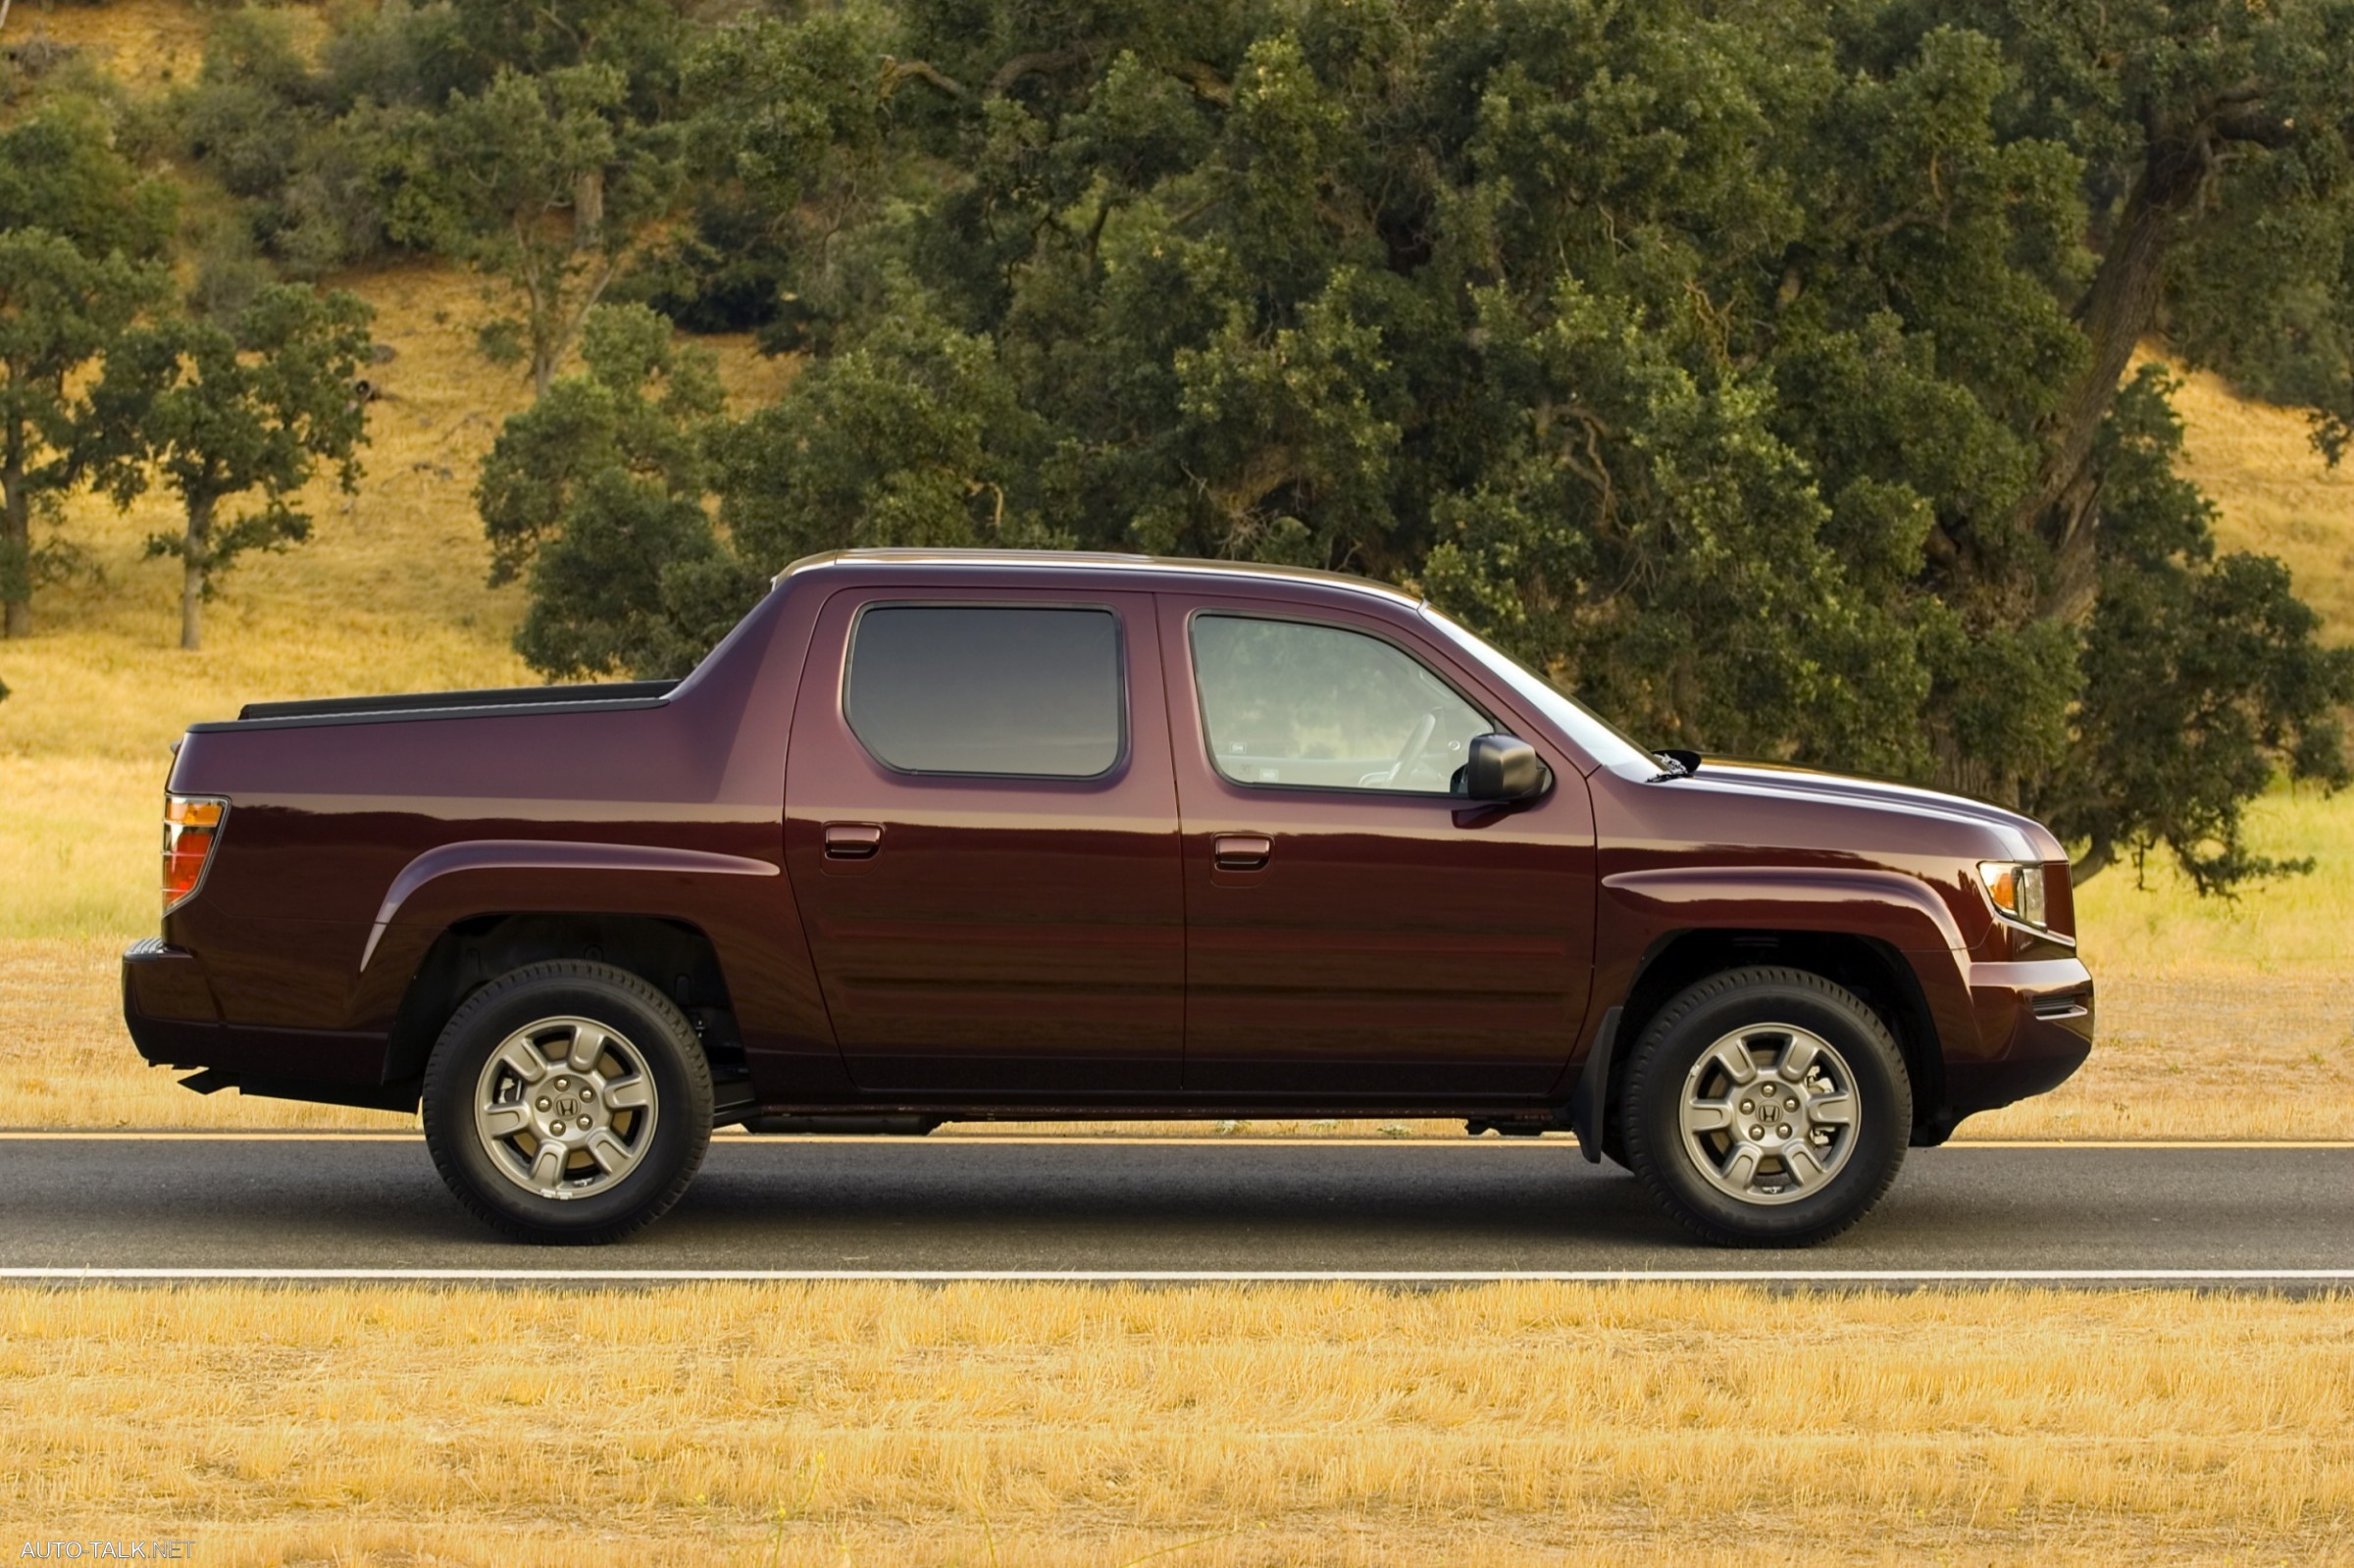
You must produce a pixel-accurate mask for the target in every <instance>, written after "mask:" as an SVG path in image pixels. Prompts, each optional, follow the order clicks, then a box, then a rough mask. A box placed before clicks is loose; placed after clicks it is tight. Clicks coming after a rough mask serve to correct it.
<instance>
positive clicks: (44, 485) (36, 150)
mask: <svg viewBox="0 0 2354 1568" xmlns="http://www.w3.org/2000/svg"><path fill="white" fill-rule="evenodd" d="M171 210H172V203H171V199H170V191H169V190H168V189H167V188H166V187H164V186H163V185H161V184H159V183H155V182H149V181H142V180H141V179H139V177H137V174H136V172H135V171H134V170H132V169H131V167H130V166H129V164H128V161H126V160H125V159H123V158H122V157H121V156H119V155H118V154H117V153H116V152H115V150H114V148H113V147H112V145H111V143H110V140H109V138H108V135H107V133H106V129H105V126H103V125H102V124H101V123H100V122H99V121H98V120H97V119H96V118H95V117H94V115H92V114H90V113H87V112H77V111H75V110H73V109H72V108H70V107H68V108H60V109H57V110H53V111H51V112H49V113H47V114H44V115H42V116H39V117H37V118H35V119H32V120H30V121H27V122H26V123H25V124H23V125H20V126H14V127H12V128H10V129H8V130H5V131H0V604H4V605H5V610H4V611H0V633H4V634H5V635H8V636H12V637H21V636H24V635H26V633H27V632H29V631H30V630H31V611H32V605H31V600H32V591H33V587H34V585H35V582H36V581H37V580H38V579H39V578H40V577H41V576H42V575H43V572H44V570H45V569H47V568H50V567H53V566H54V565H55V564H56V561H57V559H58V557H57V553H56V552H55V551H54V550H48V549H42V548H36V547H35V545H34V543H33V538H32V524H33V519H34V517H35V516H36V515H37V514H38V513H39V512H41V511H42V510H43V509H44V507H46V506H48V505H51V504H53V503H54V502H55V500H56V499H57V498H58V497H59V496H60V495H61V494H62V493H63V492H64V491H65V490H66V489H67V488H69V487H70V486H71V485H72V483H73V482H74V481H75V474H76V462H75V458H76V452H77V447H78V446H79V445H80V443H81V440H82V435H83V427H84V424H85V422H86V410H85V409H84V408H83V407H82V405H81V404H80V402H79V400H78V399H77V397H76V396H75V394H74V392H73V389H72V388H73V383H74V379H75V378H76V375H77V373H78V372H79V371H81V370H82V369H83V368H84V367H85V366H87V365H89V364H90V363H91V362H92V361H93V360H94V359H95V358H96V357H97V356H98V355H99V354H101V353H102V352H104V351H105V350H106V349H107V347H108V346H109V345H110V344H111V343H112V342H113V341H114V340H115V338H116V337H117V336H118V335H119V334H120V333H121V332H122V331H123V329H125V328H126V327H128V325H129V323H130V321H131V318H132V317H133V316H134V315H135V314H136V313H137V312H138V311H139V310H140V309H141V308H142V307H143V306H145V305H146V304H148V303H150V302H152V301H153V300H154V299H156V298H157V297H159V296H160V294H161V292H162V289H163V287H164V285H165V284H166V282H167V281H168V279H167V278H166V277H165V275H164V272H163V269H162V266H161V264H160V263H159V262H158V261H157V259H156V258H157V257H158V255H159V253H160V252H161V250H162V248H163V245H164V243H165V240H166V237H167V236H168V235H169V233H170V227H171Z"/></svg>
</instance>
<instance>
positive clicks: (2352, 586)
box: [2175, 372, 2354, 642]
mask: <svg viewBox="0 0 2354 1568" xmlns="http://www.w3.org/2000/svg"><path fill="white" fill-rule="evenodd" d="M2175 409H2176V411H2177V412H2179V413H2180V414H2181V416H2182V419H2183V422H2184V424H2185V426H2186V427H2187V430H2186V433H2185V437H2184V443H2183V446H2184V449H2183V462H2182V473H2183V476H2184V477H2185V478H2187V479H2189V480H2191V481H2193V482H2195V483H2196V484H2198V486H2199V487H2200V488H2201V489H2203V490H2205V491H2206V492H2207V493H2208V494H2210V495H2212V496H2215V497H2217V498H2218V499H2219V500H2220V501H2221V503H2222V505H2223V516H2222V517H2221V519H2219V520H2218V522H2217V525H2216V541H2217V543H2218V544H2219V545H2221V546H2222V547H2223V548H2224V549H2226V550H2255V551H2258V552H2260V553H2262V554H2265V555H2277V556H2278V557H2279V558H2280V559H2281V560H2282V561H2283V562H2285V563H2286V564H2287V566H2288V569H2289V571H2290V573H2291V574H2293V575H2294V577H2295V579H2296V583H2297V591H2298V593H2300V594H2301V595H2303V597H2304V599H2305V602H2306V603H2308V604H2310V605H2312V606H2313V607H2314V608H2315V609H2317V610H2319V611H2321V612H2322V619H2323V621H2324V622H2325V623H2326V624H2327V629H2328V630H2327V632H2326V634H2327V635H2328V638H2329V640H2331V641H2333V642H2346V641H2349V640H2354V463H2349V464H2343V465H2340V466H2339V467H2337V468H2335V469H2331V468H2329V467H2328V466H2327V465H2326V464H2324V463H2323V462H2322V459H2321V455H2320V454H2319V453H2317V452H2316V451H2315V450H2314V449H2313V443H2312V441H2311V439H2309V437H2310V435H2311V433H2312V430H2311V427H2310V426H2308V425H2307V424H2306V422H2305V419H2304V417H2303V416H2302V415H2299V414H2294V413H2291V412H2289V411H2288V410H2286V409H2280V408H2274V407H2272V406H2270V405H2268V404H2264V403H2249V402H2243V401H2242V400H2240V399H2239V398H2237V397H2235V396H2233V395H2232V392H2231V389H2230V387H2229V386H2227V385H2226V384H2225V382H2224V380H2223V379H2222V378H2221V377H2218V376H2214V375H2210V374H2207V373H2205V372H2202V373H2200V374H2197V375H2193V376H2187V377H2185V378H2184V379H2183V384H2182V389H2181V390H2180V391H2179V392H2177V393H2176V394H2175Z"/></svg>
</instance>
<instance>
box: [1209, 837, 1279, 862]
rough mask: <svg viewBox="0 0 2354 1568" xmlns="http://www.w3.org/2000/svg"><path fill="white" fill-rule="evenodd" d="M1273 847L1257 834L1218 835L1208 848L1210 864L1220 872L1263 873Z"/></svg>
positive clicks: (1273, 850)
mask: <svg viewBox="0 0 2354 1568" xmlns="http://www.w3.org/2000/svg"><path fill="white" fill-rule="evenodd" d="M1274 852H1275V846H1274V844H1272V843H1271V842H1269V841H1268V840H1267V839H1266V838H1264V837H1262V836H1260V835H1257V834H1239V833H1238V834H1220V835H1218V836H1217V838H1216V839H1214V840H1213V841H1212V842H1211V843H1210V846H1209V860H1210V864H1211V865H1213V866H1215V867H1217V868H1218V870H1220V871H1264V870H1266V869H1267V857H1268V856H1269V855H1271V854H1273V853H1274Z"/></svg>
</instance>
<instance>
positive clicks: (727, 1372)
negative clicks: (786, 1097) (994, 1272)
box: [0, 1284, 2354, 1568]
mask: <svg viewBox="0 0 2354 1568" xmlns="http://www.w3.org/2000/svg"><path fill="white" fill-rule="evenodd" d="M1823 1307H1824V1302H1823V1299H1822V1298H1820V1297H1815V1296H1806V1295H1776V1294H1771V1293H1766V1292H1761V1291H1753V1290H1735V1289H1708V1290H1691V1289H1679V1288H1666V1287H1639V1288H1625V1289H1612V1290H1592V1289H1580V1288H1569V1287H1553V1286H1498V1287H1489V1288H1480V1289H1476V1290H1447V1291H1437V1292H1430V1293H1423V1294H1414V1293H1405V1294H1392V1293H1384V1292H1379V1291H1374V1290H1365V1289H1361V1288H1355V1287H1330V1288H1322V1287H1303V1288H1283V1289H1263V1290H1233V1289H1217V1290H1182V1291H1161V1290H1133V1289H1118V1290H1094V1289H1086V1288H1074V1287H1021V1288H1006V1287H950V1288H945V1289H923V1288H917V1287H908V1286H894V1285H881V1284H877V1285H826V1286H815V1287H797V1286H775V1287H771V1286H712V1287H691V1288H684V1289H679V1290H664V1291H649V1292H644V1293H622V1294H614V1293H604V1292H590V1291H560V1292H524V1291H510V1292H480V1291H475V1292H439V1291H431V1290H304V1291H285V1292H281V1291H276V1290H257V1289H240V1288H211V1287H207V1288H194V1289H185V1290H172V1291H169V1292H163V1291H149V1290H110V1289H89V1290H59V1291H48V1290H23V1289H19V1290H9V1291H5V1292H0V1327H4V1330H5V1332H4V1333H0V1512H4V1513H5V1515H6V1516H7V1517H8V1518H9V1519H10V1520H12V1521H13V1522H14V1523H15V1524H16V1525H17V1526H18V1527H19V1529H20V1531H21V1532H22V1533H23V1534H24V1535H25V1536H26V1537H27V1538H31V1537H34V1536H36V1535H37V1536H39V1537H42V1538H56V1537H69V1538H70V1537H75V1536H81V1537H83V1538H85V1539H87V1538H91V1537H96V1538H99V1539H105V1538H109V1537H113V1536H120V1535H124V1534H127V1533H129V1532H132V1531H136V1532H138V1533H141V1534H145V1535H150V1536H175V1537H187V1538H194V1539H195V1540H196V1542H197V1543H198V1544H197V1548H196V1549H197V1552H198V1554H199V1555H200V1556H201V1557H202V1558H205V1559H208V1560H224V1561H268V1562H277V1561H337V1562H347V1563H348V1562H381V1563H392V1562H403V1563H406V1562H418V1561H431V1562H485V1563H487V1562H494V1561H495V1562H500V1563H520V1564H551V1565H552V1564H573V1563H586V1562H589V1561H594V1562H599V1563H604V1562H614V1561H627V1562H649V1563H652V1562H689V1561H696V1562H699V1561H707V1560H711V1559H712V1558H713V1557H715V1556H716V1557H724V1558H726V1559H728V1560H755V1561H763V1562H785V1563H812V1564H814V1563H827V1564H837V1563H842V1562H849V1563H853V1564H864V1563H879V1564H897V1563H910V1562H917V1563H948V1562H960V1563H973V1564H978V1563H993V1562H1001V1563H1007V1564H1013V1563H1021V1564H1066V1563H1067V1564H1090V1565H1100V1568H1109V1565H1114V1564H1120V1563H1126V1562H1133V1561H1136V1560H1138V1559H1139V1558H1141V1557H1143V1556H1144V1555H1145V1554H1146V1553H1148V1552H1151V1551H1156V1550H1162V1549H1165V1548H1170V1547H1180V1548H1182V1549H1179V1550H1172V1551H1170V1552H1169V1554H1168V1560H1170V1561H1173V1562H1182V1563H1187V1564H1203V1565H1211V1564H1225V1565H1240V1564H1273V1563H1307V1562H1314V1563H1405V1562H1417V1563H1418V1562H1432V1563H1439V1562H1457V1563H1479V1564H1510V1563H1567V1562H1570V1561H1573V1560H1585V1559H1588V1558H1590V1557H1592V1556H1593V1555H1595V1554H1596V1553H1598V1552H1605V1553H1609V1554H1612V1555H1614V1556H1618V1557H1621V1558H1624V1557H1628V1556H1630V1555H1631V1554H1634V1553H1636V1552H1640V1553H1641V1554H1642V1560H1667V1561H1695V1562H1711V1561H1725V1562H1731V1561H1734V1560H1745V1561H1755V1560H1757V1559H1758V1554H1759V1553H1760V1552H1761V1551H1763V1552H1766V1554H1767V1555H1768V1556H1769V1557H1770V1560H1773V1561H1776V1562H1797V1563H1812V1562H1826V1563H1827V1562H1842V1563H1853V1562H1919V1561H1943V1562H1973V1563H1974V1562H1988V1561H2019V1562H2024V1561H2043V1560H2057V1561H2080V1562H2091V1561H2095V1560H2108V1561H2115V1560H2119V1559H2121V1558H2125V1557H2129V1558H2130V1559H2131V1560H2133V1561H2137V1562H2149V1561H2225V1560H2229V1561H2241V1562H2267V1563H2270V1562H2291V1561H2293V1562H2319V1561H2338V1562H2343V1561H2350V1560H2354V1328H2350V1326H2349V1317H2348V1313H2347V1303H2346V1302H2345V1301H2344V1300H2343V1299H2339V1298H2328V1299H2311V1300H2301V1301H2300V1300H2283V1299H2277V1298H2261V1297H2259V1298H2246V1297H2237V1298H2234V1297H2194V1296H2187V1295H2180V1294H2172V1295H2148V1294H2110V1295H2078V1294H2065V1293H2060V1294H2054V1293H2043V1292H2016V1293H2013V1292H2001V1293H1992V1294H1978V1293H1961V1294H1928V1293H1923V1294H1916V1295H1903V1296H1890V1295H1872V1294H1867V1295H1855V1296H1848V1297H1844V1298H1841V1299H1840V1300H1839V1302H1838V1306H1837V1309H1836V1310H1834V1311H1825V1310H1824V1309H1823ZM1186 1543H1196V1544H1192V1545H1190V1546H1188V1545H1186Z"/></svg>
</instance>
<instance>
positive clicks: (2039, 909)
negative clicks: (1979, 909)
mask: <svg viewBox="0 0 2354 1568" xmlns="http://www.w3.org/2000/svg"><path fill="white" fill-rule="evenodd" d="M1978 881H1980V882H1982V883H1984V884H1985V885H1986V896H1987V897H1989V898H1991V899H1993V900H1994V907H1995V908H1997V909H1999V910H2001V911H2002V912H2003V913H2004V914H2006V915H2009V916H2010V917H2011V918H2012V919H2013V920H2016V921H2019V922H2021V924H2024V925H2028V926H2034V927H2038V928H2041V927H2042V926H2044V925H2045V924H2047V922H2046V919H2045V912H2044V910H2045V904H2044V888H2043V867H2042V866H2040V865H2038V864H2037V863H2036V862H2034V861H2031V860H2027V861H2020V860H1981V861H1979V862H1978Z"/></svg>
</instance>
